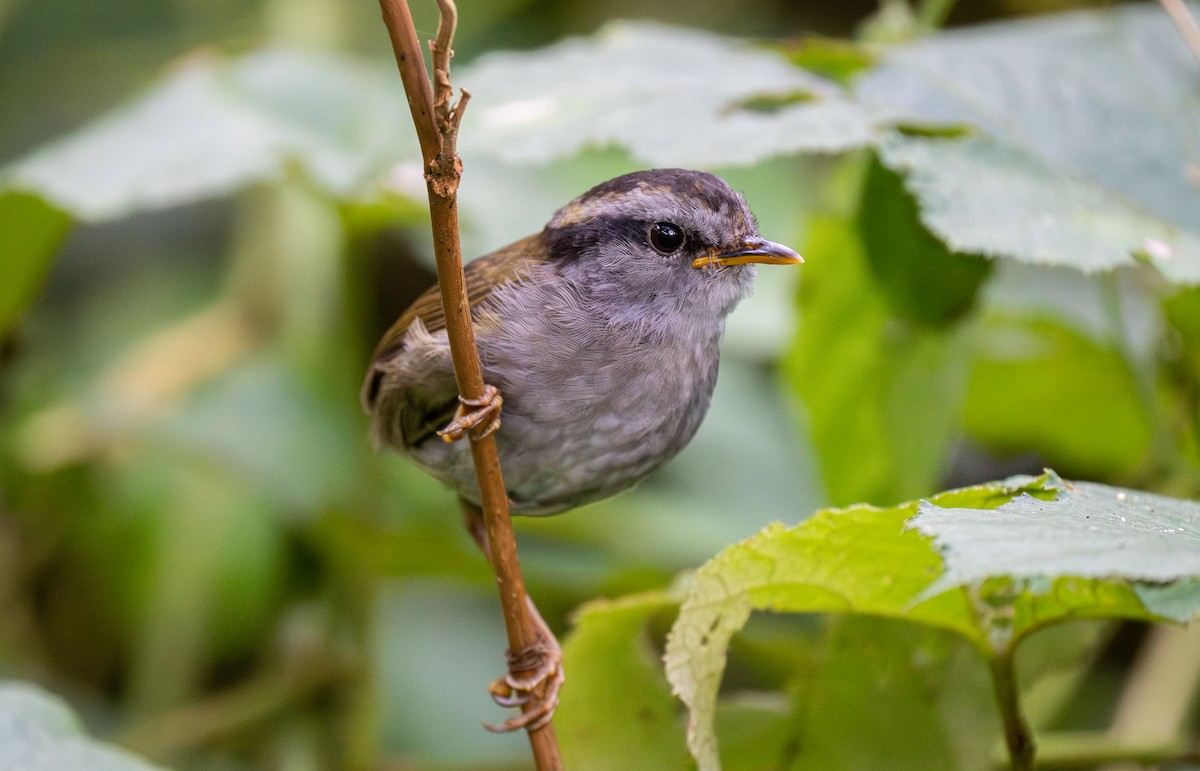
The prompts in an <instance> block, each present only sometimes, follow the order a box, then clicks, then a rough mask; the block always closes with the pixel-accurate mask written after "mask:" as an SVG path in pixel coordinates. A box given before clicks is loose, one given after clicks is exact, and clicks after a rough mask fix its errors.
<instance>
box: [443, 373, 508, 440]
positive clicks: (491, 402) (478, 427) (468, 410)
mask: <svg viewBox="0 0 1200 771" xmlns="http://www.w3.org/2000/svg"><path fill="white" fill-rule="evenodd" d="M503 404H504V398H503V397H502V396H500V389H498V388H496V386H494V385H489V384H487V383H484V384H483V396H480V397H479V398H478V399H468V398H467V397H465V396H463V395H462V394H459V397H458V409H456V410H455V411H454V420H452V421H450V425H448V426H446V427H445V428H443V429H442V430H441V431H438V436H440V437H441V438H442V440H443V441H445V442H457V441H458V440H459V439H462V438H463V437H464V436H466V435H467V434H470V435H471V438H472V439H477V440H478V439H482V438H484V437H485V436H487V435H489V434H491V433H493V432H495V430H496V429H498V428H500V407H501V406H503Z"/></svg>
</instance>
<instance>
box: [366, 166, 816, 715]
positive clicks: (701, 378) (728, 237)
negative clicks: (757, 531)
mask: <svg viewBox="0 0 1200 771" xmlns="http://www.w3.org/2000/svg"><path fill="white" fill-rule="evenodd" d="M800 262H803V260H802V259H801V257H800V255H799V254H797V253H796V252H794V251H793V250H791V249H789V248H788V247H786V246H782V245H780V244H777V243H774V242H772V241H767V240H765V239H763V238H762V237H760V236H759V234H758V226H757V223H756V221H755V218H754V215H753V214H752V213H751V211H750V209H749V208H748V207H747V205H746V202H745V200H744V199H743V197H742V196H741V195H740V194H739V193H737V192H735V191H734V190H733V189H731V188H730V187H729V185H728V184H726V183H725V182H724V181H723V180H722V179H720V178H719V177H716V176H714V175H712V174H709V173H706V172H701V171H688V170H684V169H652V170H648V171H639V172H634V173H632V174H626V175H624V176H620V177H617V178H615V179H611V180H609V181H607V182H604V183H602V184H600V185H597V186H596V187H594V188H592V189H591V190H589V191H587V192H586V193H584V194H583V195H581V196H579V197H578V198H576V199H575V200H574V201H572V202H570V203H569V204H567V205H566V206H564V207H563V208H562V209H560V210H559V211H558V212H557V213H555V214H554V216H553V217H552V218H551V219H550V221H549V222H548V223H547V224H546V227H545V228H544V229H543V230H542V231H541V232H540V233H538V234H536V235H532V236H529V237H527V238H524V239H522V240H520V241H517V242H515V243H513V244H510V245H509V246H506V247H503V248H501V249H499V250H497V251H495V252H492V253H491V254H489V255H486V256H484V257H481V258H479V259H477V260H474V261H473V262H470V263H468V264H467V265H466V268H465V272H466V285H467V295H468V300H469V303H470V306H471V314H472V321H473V323H474V326H475V335H476V342H477V345H478V348H479V357H480V362H481V364H482V367H483V375H484V379H485V381H486V382H487V383H488V384H489V386H494V387H495V388H496V389H498V391H499V394H500V395H501V398H502V400H503V401H502V405H503V406H502V407H501V409H500V414H499V425H501V426H502V428H501V429H500V430H499V431H498V433H497V434H496V444H497V449H498V452H499V455H500V464H501V469H502V470H503V473H504V481H505V484H506V486H507V490H508V495H509V498H510V500H511V511H512V512H513V513H514V514H526V515H546V514H555V513H558V512H562V511H565V510H567V509H571V508H575V507H577V506H581V505H583V504H586V503H590V502H592V501H596V500H599V499H601V498H605V497H607V496H610V495H613V494H614V493H617V492H619V491H621V490H624V489H626V488H628V487H630V486H632V485H634V484H635V483H637V482H638V481H639V480H641V479H643V478H644V477H645V476H646V475H647V474H649V473H650V472H652V471H654V470H655V469H656V468H658V467H659V466H661V465H663V464H664V463H665V462H667V461H668V460H670V459H671V458H672V457H674V456H675V455H676V454H677V453H678V452H679V451H680V450H681V449H682V448H683V447H684V445H686V444H687V443H688V441H689V440H690V439H691V438H692V436H693V435H694V434H695V433H696V429H697V428H698V427H699V425H700V421H701V419H702V418H703V417H704V414H705V413H706V412H707V410H708V406H709V401H710V398H711V397H712V392H713V387H714V385H715V384H716V379H717V363H718V358H719V351H718V343H719V342H720V339H721V336H722V333H723V332H724V328H725V317H726V316H727V315H728V314H729V312H730V311H732V310H733V308H734V306H736V305H737V303H738V302H739V301H740V300H741V299H742V298H743V297H746V296H747V295H748V294H750V289H751V282H752V279H753V278H754V271H755V268H754V263H766V264H775V265H791V264H796V263H800ZM362 403H363V406H364V408H365V409H366V411H367V412H368V413H369V414H370V415H371V418H372V421H371V431H372V434H373V436H374V439H375V441H376V443H377V445H380V444H382V445H388V446H391V447H393V448H395V449H397V450H399V451H400V452H401V453H403V454H405V455H408V456H409V457H410V458H412V459H413V460H414V461H415V462H416V463H417V464H418V465H419V466H421V467H422V468H423V469H425V470H426V471H428V472H429V473H430V474H432V475H433V476H435V477H437V478H438V479H440V480H442V481H443V482H445V483H447V484H449V485H450V486H451V487H452V488H454V489H455V490H456V491H457V492H458V494H459V496H460V497H461V498H462V499H463V500H464V502H465V504H467V505H468V507H470V506H472V505H474V506H477V505H478V503H479V488H478V485H477V483H476V479H475V472H474V468H473V466H472V461H471V452H470V449H469V448H468V447H466V446H465V443H462V442H448V441H443V438H446V436H447V434H446V431H445V430H444V429H445V428H446V426H447V425H448V424H451V423H452V422H454V423H458V424H460V425H458V426H456V427H455V428H452V429H451V430H450V432H449V434H448V436H449V437H456V436H458V435H459V434H461V433H462V432H461V430H460V429H461V423H460V421H461V418H462V409H461V406H460V402H459V399H458V391H457V386H456V384H455V379H454V369H453V365H452V362H451V357H450V346H449V343H448V340H447V335H446V330H445V318H444V316H443V314H442V306H441V300H440V296H439V294H438V292H437V288H436V287H433V288H431V289H430V290H429V291H428V292H426V293H425V294H423V295H421V297H419V298H418V299H417V300H416V302H414V303H413V304H412V306H411V307H409V309H408V310H407V311H405V312H404V314H403V315H401V316H400V319H399V320H398V321H397V322H396V323H395V325H393V326H392V328H391V329H390V330H388V332H387V333H386V334H385V335H384V336H383V339H382V340H380V342H379V345H378V346H377V348H376V349H375V354H374V357H373V359H372V362H371V365H370V367H369V369H368V371H367V375H366V380H365V382H364V384H363V388H362ZM456 416H457V417H458V418H459V419H460V420H457V421H456V420H455V418H456ZM493 427H494V426H493ZM439 433H442V434H443V435H444V436H442V437H439ZM468 510H469V508H468ZM476 510H477V509H476ZM480 533H481V530H480V529H478V528H473V534H474V535H475V536H476V540H477V541H479V542H480V546H481V547H482V548H483V549H484V552H485V554H488V548H487V544H486V543H485V542H484V541H483V540H482V536H481V535H480ZM489 559H490V554H489ZM535 615H536V613H535ZM539 620H540V617H539ZM542 626H543V627H544V623H543V624H542ZM545 634H547V635H549V634H550V633H549V630H548V629H546V630H545ZM550 637H551V640H552V639H553V636H552V635H550ZM554 647H556V644H555V646H554ZM511 682H512V681H511V679H510V684H511ZM559 682H561V676H560V677H559ZM531 688H532V685H531V683H530V682H528V681H521V680H519V681H518V682H517V683H516V687H515V690H519V691H526V692H528V691H530V689H531ZM556 689H557V685H555V687H554V689H553V690H556ZM547 700H549V699H547ZM497 701H499V702H500V703H502V704H504V705H505V706H510V705H512V704H514V703H520V702H518V701H514V700H511V699H508V700H506V699H501V698H497ZM548 710H549V712H552V711H553V704H550V705H549V707H548ZM530 714H533V713H532V712H526V714H525V715H523V716H521V718H514V719H511V720H509V721H506V722H505V724H504V726H503V729H505V730H511V729H513V728H520V727H525V726H527V725H529V721H528V720H523V718H527V717H528V716H529V715H530ZM532 719H548V713H547V711H546V710H543V711H542V712H541V713H540V714H539V715H536V716H535V717H534V718H531V720H532Z"/></svg>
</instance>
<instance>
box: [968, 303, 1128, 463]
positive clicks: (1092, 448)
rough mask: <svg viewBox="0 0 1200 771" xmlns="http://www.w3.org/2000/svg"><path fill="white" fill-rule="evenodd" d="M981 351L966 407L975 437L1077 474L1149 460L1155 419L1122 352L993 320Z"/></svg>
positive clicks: (1020, 322)
mask: <svg viewBox="0 0 1200 771" xmlns="http://www.w3.org/2000/svg"><path fill="white" fill-rule="evenodd" d="M977 350H978V353H977V354H976V359H975V360H974V361H973V362H972V363H971V371H970V378H969V380H968V386H967V397H966V400H965V404H964V418H965V423H966V427H967V431H968V433H969V434H970V435H971V436H972V437H974V438H976V439H978V440H980V441H981V442H983V443H984V444H986V445H988V446H990V447H992V448H994V449H997V450H1000V451H1003V452H1014V453H1016V452H1036V453H1039V454H1040V455H1041V456H1042V457H1044V458H1045V459H1046V461H1047V462H1048V463H1051V464H1054V465H1056V466H1059V467H1062V468H1064V469H1067V470H1069V471H1071V472H1072V473H1077V474H1088V475H1097V476H1112V475H1114V474H1119V473H1121V472H1128V471H1129V470H1131V469H1132V468H1134V467H1135V466H1136V465H1137V464H1138V463H1139V462H1140V461H1141V460H1142V458H1143V456H1144V454H1145V453H1146V451H1147V449H1148V448H1149V446H1150V440H1151V436H1152V425H1151V417H1150V415H1149V414H1148V413H1147V410H1146V408H1145V406H1144V405H1143V403H1142V401H1141V396H1140V394H1139V390H1138V384H1137V381H1136V379H1135V375H1134V373H1133V371H1132V370H1131V369H1130V366H1129V364H1128V362H1127V361H1126V360H1125V358H1124V356H1123V355H1122V354H1121V352H1119V351H1117V350H1114V349H1113V348H1110V347H1106V346H1103V345H1100V344H1098V343H1096V342H1095V341H1093V340H1092V339H1091V338H1089V337H1088V336H1086V335H1084V334H1081V333H1080V332H1076V331H1074V330H1072V329H1069V328H1068V327H1066V326H1063V325H1061V324H1059V323H1057V322H1054V321H1049V320H1045V319H1037V318H1033V319H1030V318H1023V317H1021V318H1018V317H1005V316H992V317H990V318H988V319H987V321H986V322H985V325H984V327H983V329H982V333H981V335H980V337H979V339H978V346H977Z"/></svg>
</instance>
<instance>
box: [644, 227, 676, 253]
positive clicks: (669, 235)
mask: <svg viewBox="0 0 1200 771" xmlns="http://www.w3.org/2000/svg"><path fill="white" fill-rule="evenodd" d="M650 245H651V246H653V247H654V248H655V249H657V250H658V251H659V252H660V253H662V254H671V253H673V252H677V251H679V247H681V246H683V228H681V227H679V226H678V225H676V224H675V223H673V222H655V223H654V224H653V225H651V226H650Z"/></svg>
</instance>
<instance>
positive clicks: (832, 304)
mask: <svg viewBox="0 0 1200 771" xmlns="http://www.w3.org/2000/svg"><path fill="white" fill-rule="evenodd" d="M804 251H805V252H806V253H808V254H810V255H812V257H811V258H810V260H809V263H808V264H806V265H805V267H804V270H805V273H804V282H803V284H802V286H801V297H800V307H801V324H800V330H799V333H798V334H797V336H796V339H795V342H794V344H793V347H792V349H791V351H790V352H789V353H788V355H787V358H786V359H785V360H784V374H785V377H786V378H787V382H788V384H789V386H790V387H791V388H792V390H793V392H794V393H795V394H797V395H798V396H799V397H800V399H801V400H802V401H803V408H804V412H805V413H806V415H807V417H808V422H809V425H810V426H811V429H810V430H811V433H812V441H813V444H814V446H815V447H816V449H817V452H818V455H819V458H820V463H821V470H822V472H823V477H824V481H825V488H826V492H827V494H828V497H829V500H831V501H833V502H834V503H835V504H847V503H852V502H854V501H872V502H877V503H891V502H895V501H899V500H903V499H905V498H908V497H912V496H915V495H920V494H921V493H922V492H924V491H927V490H929V489H931V488H933V487H935V486H936V485H937V480H938V477H939V476H940V474H941V472H942V469H943V466H944V464H945V458H946V453H947V451H948V449H949V446H950V442H951V440H952V438H953V429H954V427H955V423H956V420H957V415H956V412H955V410H954V407H953V406H954V405H956V404H958V402H959V399H960V398H961V394H962V393H963V388H964V386H965V375H966V372H965V366H964V362H965V356H964V350H963V345H964V342H965V339H964V338H963V337H962V336H961V333H960V332H958V331H956V330H953V329H951V330H940V329H929V328H925V327H923V326H918V325H916V324H913V323H911V322H908V321H906V320H904V319H898V318H895V317H894V316H893V315H892V311H891V308H890V306H889V303H888V300H887V297H886V296H885V294H884V292H883V290H882V288H881V287H880V286H879V284H878V283H877V282H876V281H875V280H874V279H873V278H872V276H871V275H870V273H869V267H868V264H867V258H866V255H865V254H864V252H863V247H862V244H861V241H860V239H859V236H858V234H857V233H855V232H854V231H853V230H852V229H851V227H850V226H849V225H848V224H847V223H844V222H839V221H831V220H824V221H817V222H814V223H812V224H811V225H810V228H809V240H808V242H807V243H806V245H805V249H804ZM934 303H935V304H936V303H937V301H936V300H935V301H934Z"/></svg>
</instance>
